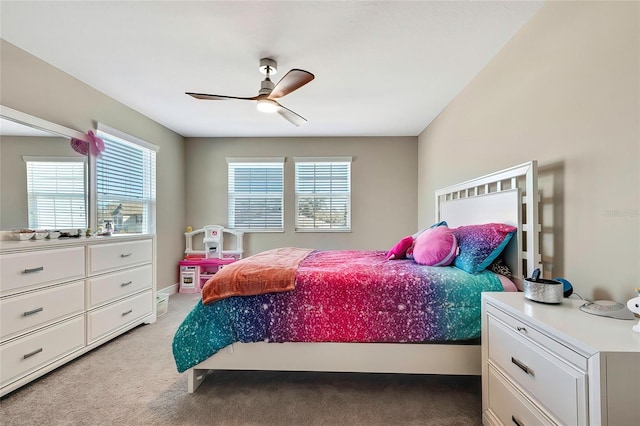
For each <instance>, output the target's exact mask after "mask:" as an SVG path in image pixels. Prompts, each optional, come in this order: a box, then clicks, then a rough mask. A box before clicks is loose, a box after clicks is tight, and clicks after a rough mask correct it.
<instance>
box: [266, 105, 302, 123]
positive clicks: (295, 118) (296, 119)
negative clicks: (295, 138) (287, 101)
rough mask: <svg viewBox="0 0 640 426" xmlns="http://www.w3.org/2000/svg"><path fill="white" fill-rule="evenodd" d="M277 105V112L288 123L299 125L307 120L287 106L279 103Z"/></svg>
mask: <svg viewBox="0 0 640 426" xmlns="http://www.w3.org/2000/svg"><path fill="white" fill-rule="evenodd" d="M274 102H275V101H274ZM276 103H277V102H276ZM278 107H279V108H278V114H280V115H281V116H283V117H284V118H285V119H286V120H287V121H288V122H289V123H291V124H293V125H294V126H300V125H302V124H304V123H306V122H307V119H306V118H304V117H303V116H301V115H299V114H296V113H295V112H293V111H291V110H290V109H288V108H285V107H283V106H282V105H280V104H279V103H278Z"/></svg>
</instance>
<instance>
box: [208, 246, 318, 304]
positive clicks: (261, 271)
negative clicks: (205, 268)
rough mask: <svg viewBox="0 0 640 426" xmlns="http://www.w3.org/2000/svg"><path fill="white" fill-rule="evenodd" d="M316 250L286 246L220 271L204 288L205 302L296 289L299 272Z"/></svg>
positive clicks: (230, 265) (254, 256)
mask: <svg viewBox="0 0 640 426" xmlns="http://www.w3.org/2000/svg"><path fill="white" fill-rule="evenodd" d="M312 251H313V250H311V249H303V248H295V247H284V248H277V249H273V250H267V251H264V252H262V253H258V254H255V255H253V256H250V257H247V258H246V259H241V260H239V261H237V262H234V263H231V264H229V265H227V266H225V267H224V268H222V269H220V270H219V271H218V272H217V273H216V274H215V275H214V276H213V277H211V278H210V279H209V280H208V281H207V282H206V283H205V285H204V287H203V288H202V303H204V304H207V303H211V302H215V301H216V300H220V299H225V298H227V297H231V296H254V295H257V294H264V293H276V292H282V291H290V290H293V289H294V288H295V276H296V269H297V268H298V265H299V264H300V262H301V261H302V260H303V259H304V258H305V257H307V256H308V255H309V253H311V252H312Z"/></svg>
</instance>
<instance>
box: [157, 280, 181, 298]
mask: <svg viewBox="0 0 640 426" xmlns="http://www.w3.org/2000/svg"><path fill="white" fill-rule="evenodd" d="M179 289H180V284H178V283H176V284H174V285H170V286H169V287H165V288H161V289H159V290H158V293H162V294H166V295H168V296H171V295H172V294H176V293H177V292H178V290H179Z"/></svg>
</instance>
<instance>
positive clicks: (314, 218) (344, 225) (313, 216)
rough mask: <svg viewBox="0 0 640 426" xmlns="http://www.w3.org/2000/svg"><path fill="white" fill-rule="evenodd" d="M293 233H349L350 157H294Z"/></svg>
mask: <svg viewBox="0 0 640 426" xmlns="http://www.w3.org/2000/svg"><path fill="white" fill-rule="evenodd" d="M294 161H295V164H296V167H295V169H296V173H295V174H296V176H295V179H296V231H339V232H348V231H350V230H351V158H350V157H340V158H322V159H316V158H296V159H294Z"/></svg>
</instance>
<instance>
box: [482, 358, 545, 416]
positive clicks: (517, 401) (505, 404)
mask: <svg viewBox="0 0 640 426" xmlns="http://www.w3.org/2000/svg"><path fill="white" fill-rule="evenodd" d="M488 380H489V407H488V408H489V410H491V412H492V413H493V415H494V416H495V417H497V418H498V420H500V422H501V423H502V424H504V425H519V426H538V425H539V426H542V425H555V423H554V422H553V421H551V420H550V419H549V418H548V417H547V416H546V415H544V414H543V413H542V412H541V411H540V410H538V409H537V408H536V407H535V405H533V404H532V403H531V402H530V401H529V400H528V399H527V398H526V397H525V396H524V395H522V394H521V393H520V392H518V391H517V390H516V389H515V388H514V387H513V386H512V385H511V384H510V383H509V382H508V380H506V379H505V378H504V377H503V376H502V374H500V373H499V372H497V371H496V370H495V369H494V368H493V367H491V366H489V379H488Z"/></svg>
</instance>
